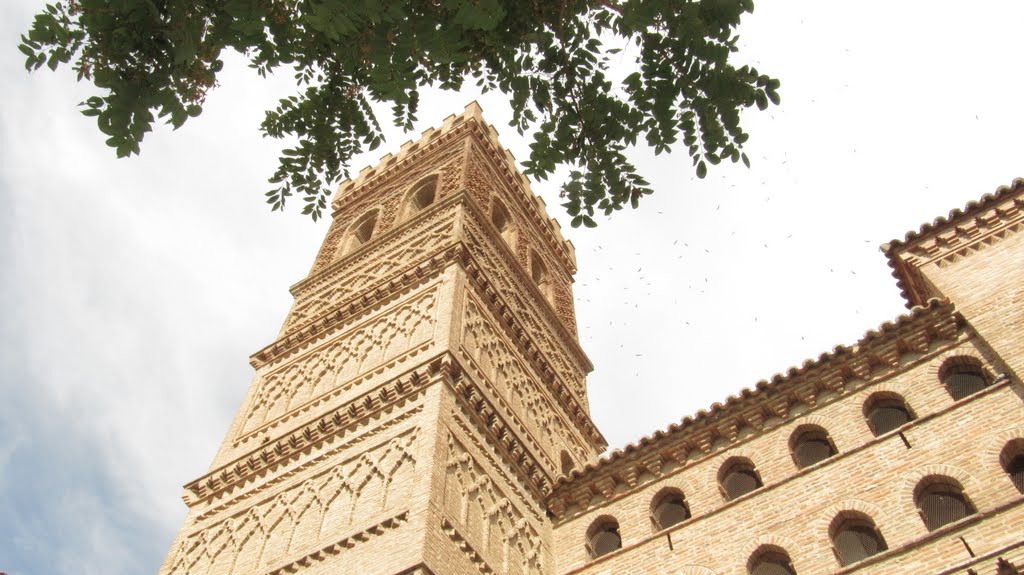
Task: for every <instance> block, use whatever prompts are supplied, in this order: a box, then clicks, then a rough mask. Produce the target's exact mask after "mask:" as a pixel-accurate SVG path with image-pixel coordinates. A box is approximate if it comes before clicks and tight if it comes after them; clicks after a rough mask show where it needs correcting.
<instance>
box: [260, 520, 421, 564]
mask: <svg viewBox="0 0 1024 575" xmlns="http://www.w3.org/2000/svg"><path fill="white" fill-rule="evenodd" d="M408 519H409V512H408V511H403V512H402V513H399V514H398V515H395V516H394V517H390V518H388V519H385V520H384V521H381V522H380V523H377V524H375V525H372V526H370V527H367V528H366V529H363V530H362V531H358V532H356V533H353V534H351V535H348V536H346V537H343V538H342V539H340V540H339V541H337V542H336V543H332V544H330V545H327V546H326V547H322V548H320V549H317V550H316V551H314V552H312V553H308V554H306V555H303V556H302V557H299V558H297V559H292V560H290V561H288V562H286V563H282V564H281V565H278V566H277V567H275V568H274V569H271V570H270V571H267V572H266V574H265V575H284V574H285V573H295V572H296V571H298V570H299V569H300V568H304V567H311V566H313V565H315V564H317V563H320V562H322V561H325V560H327V559H328V558H330V557H332V556H334V555H338V554H340V553H342V552H344V551H345V550H346V549H351V548H353V547H355V546H356V545H358V544H360V543H363V542H364V541H366V540H368V539H372V538H374V537H377V536H379V535H383V534H384V533H386V532H388V531H393V530H395V529H398V528H399V527H401V526H402V524H403V523H405V522H406V521H408Z"/></svg>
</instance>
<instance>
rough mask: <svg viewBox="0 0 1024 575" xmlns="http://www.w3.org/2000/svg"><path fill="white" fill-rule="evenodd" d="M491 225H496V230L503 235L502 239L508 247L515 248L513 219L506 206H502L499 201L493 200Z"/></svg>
mask: <svg viewBox="0 0 1024 575" xmlns="http://www.w3.org/2000/svg"><path fill="white" fill-rule="evenodd" d="M491 223H492V224H494V229H496V230H498V233H499V234H501V238H502V239H503V240H505V243H506V244H508V247H510V248H513V247H515V246H514V245H513V244H514V243H515V242H514V232H513V229H512V217H511V216H509V215H508V210H506V209H505V206H502V205H501V204H500V203H499V202H498V200H495V199H492V200H491Z"/></svg>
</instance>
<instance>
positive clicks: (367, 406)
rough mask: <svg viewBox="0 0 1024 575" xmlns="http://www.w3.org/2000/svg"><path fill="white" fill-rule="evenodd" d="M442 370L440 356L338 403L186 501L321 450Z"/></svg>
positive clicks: (215, 474)
mask: <svg viewBox="0 0 1024 575" xmlns="http://www.w3.org/2000/svg"><path fill="white" fill-rule="evenodd" d="M443 370H444V367H443V366H442V360H441V359H440V358H435V359H434V360H432V361H430V362H429V363H427V364H426V365H425V366H423V367H421V368H418V369H415V370H413V371H411V372H410V373H408V374H406V375H404V376H400V377H398V378H396V379H394V380H392V381H390V382H388V383H386V384H384V385H382V386H380V387H378V388H376V389H373V390H370V391H368V392H366V393H364V394H362V395H360V396H358V397H356V398H354V399H353V400H352V401H349V402H346V403H344V404H343V405H339V406H338V407H336V408H335V409H334V410H332V411H331V412H329V413H326V414H324V415H323V416H321V417H319V418H317V419H315V420H313V421H309V422H307V423H305V424H303V425H300V426H298V427H295V428H293V429H292V430H291V431H288V432H284V433H282V434H281V436H280V438H279V439H278V440H277V441H275V442H273V443H264V444H263V445H261V446H260V447H259V448H257V449H255V450H254V451H252V452H250V453H249V454H247V455H243V456H241V457H239V458H237V459H235V460H234V461H232V462H230V463H228V464H226V465H224V466H221V467H219V468H217V469H214V470H212V471H210V472H209V473H207V474H205V475H203V476H202V477H200V478H199V479H196V480H195V481H192V482H190V483H187V484H186V485H185V487H184V489H185V493H184V494H183V496H182V499H183V500H184V501H185V503H186V504H187V505H188V506H189V507H194V506H196V505H198V504H200V503H203V502H204V501H207V500H209V499H210V498H212V497H215V496H218V495H223V494H226V493H227V492H228V491H230V490H231V489H233V488H234V487H236V486H238V485H241V484H243V483H245V482H246V481H248V480H250V479H252V478H253V477H254V476H256V475H259V474H261V473H266V472H267V471H268V470H270V469H271V468H275V467H278V466H280V465H282V464H284V463H285V462H287V461H289V460H291V459H293V458H295V457H298V456H300V455H301V454H302V453H303V452H305V451H308V450H312V449H317V448H319V447H320V446H321V445H323V443H324V442H325V441H326V440H328V439H330V438H334V437H338V436H342V435H345V434H347V433H350V432H352V431H354V430H355V429H358V428H359V427H362V426H364V425H367V424H368V423H369V422H370V421H372V420H373V419H374V418H376V417H379V416H381V415H383V414H384V413H385V412H387V411H388V410H393V409H395V408H396V407H400V406H402V405H405V404H406V403H408V402H410V401H411V400H412V399H413V396H416V395H418V394H419V393H420V392H421V391H422V390H423V389H425V388H426V387H427V386H428V385H429V384H430V382H431V379H432V377H433V376H434V375H435V374H438V373H440V372H441V371H443Z"/></svg>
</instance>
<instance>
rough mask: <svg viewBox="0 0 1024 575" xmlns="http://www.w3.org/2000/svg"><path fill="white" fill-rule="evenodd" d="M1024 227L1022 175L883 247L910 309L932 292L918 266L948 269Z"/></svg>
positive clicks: (1023, 181)
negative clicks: (929, 265) (992, 192)
mask: <svg viewBox="0 0 1024 575" xmlns="http://www.w3.org/2000/svg"><path fill="white" fill-rule="evenodd" d="M1021 230H1024V178H1017V179H1015V180H1014V181H1013V183H1012V184H1011V185H1010V186H1003V187H1000V188H998V189H997V190H996V192H995V193H994V194H988V195H985V196H984V197H982V198H981V199H980V200H978V201H972V202H969V203H968V204H967V205H966V206H965V207H964V209H962V210H961V209H955V210H952V211H951V212H949V215H948V216H946V217H939V218H936V219H935V220H934V221H932V222H931V223H925V224H923V225H922V226H921V228H920V229H919V230H918V231H916V232H914V231H911V232H908V233H907V234H906V236H905V237H904V239H903V240H898V239H896V240H892V241H891V242H889V243H886V244H883V245H882V246H881V250H882V252H883V253H884V254H885V256H886V258H888V260H889V267H891V268H892V269H893V272H892V275H893V277H894V278H896V285H897V286H898V287H899V288H900V293H901V295H902V296H903V298H904V299H905V300H906V302H907V307H911V306H914V305H921V304H923V303H924V302H925V301H926V300H927V299H928V297H930V296H929V293H928V291H929V290H928V288H927V286H926V285H925V281H924V278H923V276H922V275H921V273H920V268H922V267H924V266H926V265H928V264H932V263H934V264H935V265H937V266H938V267H945V266H947V265H949V264H950V263H953V262H956V261H958V260H960V259H963V258H965V257H969V256H970V255H972V254H974V253H976V252H979V251H981V250H983V249H985V248H987V247H989V246H992V245H995V244H996V243H999V242H1000V241H1001V240H1003V239H1005V238H1007V237H1009V236H1010V235H1012V234H1015V233H1017V232H1020V231H1021Z"/></svg>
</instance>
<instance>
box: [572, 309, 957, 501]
mask: <svg viewBox="0 0 1024 575" xmlns="http://www.w3.org/2000/svg"><path fill="white" fill-rule="evenodd" d="M943 311H945V312H948V313H953V306H952V304H950V303H949V301H948V300H940V299H935V298H933V299H931V300H929V301H928V302H927V303H926V304H925V305H921V306H915V307H913V308H912V309H911V311H910V312H909V313H906V314H903V315H900V316H899V317H897V318H896V319H895V320H893V321H886V322H885V323H883V324H882V325H880V326H879V327H878V328H876V329H871V330H868V331H867V332H866V333H865V334H864V335H863V336H862V337H861V338H860V339H859V340H858V341H857V342H856V343H854V344H853V345H836V346H835V347H833V348H832V350H831V351H827V352H824V353H822V354H821V355H819V356H818V357H817V358H816V359H807V360H805V361H804V362H803V364H801V365H800V366H793V367H790V368H789V369H788V370H786V372H785V373H776V374H775V375H773V376H772V377H771V378H770V379H768V380H761V381H759V382H757V383H756V384H755V385H754V386H753V388H749V387H748V388H744V389H741V390H740V391H739V393H738V394H736V395H730V396H729V397H727V398H726V399H725V402H724V403H719V402H716V403H713V404H711V407H710V408H709V409H707V410H704V409H702V410H700V411H698V412H697V413H696V414H694V415H693V416H687V417H684V418H683V419H682V420H681V421H680V422H679V423H673V424H671V425H669V426H668V427H667V428H666V429H660V430H657V431H655V432H654V433H652V434H651V435H648V436H644V437H642V438H640V439H639V440H637V441H636V442H634V443H631V444H629V445H626V446H625V447H623V448H622V449H615V450H613V451H611V452H610V453H608V454H606V455H604V456H602V457H601V458H600V459H598V460H597V461H596V462H595V463H592V464H588V465H586V466H584V467H583V468H582V469H578V470H573V471H572V472H571V474H570V475H569V476H568V477H562V478H559V479H558V480H557V481H556V482H555V484H554V485H553V489H552V491H553V492H554V491H558V490H559V488H564V487H565V486H566V485H568V484H571V483H573V482H574V481H575V480H577V479H580V478H582V477H584V476H586V475H589V474H590V473H592V472H594V471H597V470H599V469H603V468H605V467H607V466H608V465H610V464H613V463H615V462H616V461H619V460H621V459H622V458H624V457H627V456H631V455H636V454H639V453H641V452H642V451H643V450H644V449H645V448H646V447H648V446H650V445H653V444H657V443H660V442H661V441H662V440H665V439H667V438H670V437H676V436H679V435H680V434H682V433H684V432H687V431H689V430H690V429H691V428H692V427H693V426H695V425H697V424H700V423H703V422H704V421H705V420H708V419H710V418H712V417H715V416H717V415H719V414H724V413H727V412H730V411H734V410H735V411H738V410H740V409H742V408H743V407H745V405H744V404H749V403H750V402H751V401H756V400H758V399H760V398H761V397H762V396H764V395H765V394H767V393H769V392H771V391H775V390H777V389H778V388H779V386H783V385H786V384H787V383H788V382H790V381H791V380H793V379H794V378H796V377H797V376H800V375H802V374H804V373H806V372H808V371H810V370H812V369H814V368H819V367H822V366H825V365H827V364H829V363H830V362H831V361H833V360H834V359H837V358H840V357H847V356H850V355H853V354H854V353H857V352H859V351H862V350H864V349H865V348H868V347H869V346H871V344H872V343H874V342H875V341H876V340H878V339H880V338H883V337H885V336H888V335H891V334H893V333H894V332H896V331H897V330H898V329H900V328H902V327H904V326H906V325H908V324H912V323H914V322H916V321H918V320H919V319H921V318H923V317H926V316H929V315H931V314H932V313H934V312H943Z"/></svg>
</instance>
